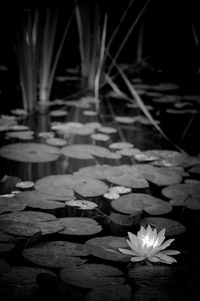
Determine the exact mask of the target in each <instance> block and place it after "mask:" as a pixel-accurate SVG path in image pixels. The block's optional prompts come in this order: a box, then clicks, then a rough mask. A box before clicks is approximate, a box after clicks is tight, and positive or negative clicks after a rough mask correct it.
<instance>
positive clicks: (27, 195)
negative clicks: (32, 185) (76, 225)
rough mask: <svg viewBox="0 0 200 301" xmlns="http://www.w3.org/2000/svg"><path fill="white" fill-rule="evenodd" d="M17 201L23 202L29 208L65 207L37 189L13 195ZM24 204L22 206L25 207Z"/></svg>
mask: <svg viewBox="0 0 200 301" xmlns="http://www.w3.org/2000/svg"><path fill="white" fill-rule="evenodd" d="M15 200H16V201H18V202H23V203H24V204H25V206H27V207H30V208H40V209H47V210H48V209H49V210H51V209H57V208H63V207H65V204H63V203H61V202H56V201H53V200H52V197H50V196H47V195H45V194H43V193H41V192H39V191H34V190H33V191H24V192H21V193H18V194H17V195H16V197H15ZM25 206H24V207H25ZM22 210H23V209H22Z"/></svg>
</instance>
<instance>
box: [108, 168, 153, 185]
mask: <svg viewBox="0 0 200 301" xmlns="http://www.w3.org/2000/svg"><path fill="white" fill-rule="evenodd" d="M105 176H106V179H107V180H108V181H109V182H111V183H113V184H116V185H120V186H125V187H131V188H147V187H149V183H148V182H147V181H146V180H145V179H144V177H143V176H142V175H140V174H139V173H137V172H135V173H134V172H132V169H130V168H129V169H127V170H125V169H122V168H120V167H110V168H109V169H107V170H105Z"/></svg>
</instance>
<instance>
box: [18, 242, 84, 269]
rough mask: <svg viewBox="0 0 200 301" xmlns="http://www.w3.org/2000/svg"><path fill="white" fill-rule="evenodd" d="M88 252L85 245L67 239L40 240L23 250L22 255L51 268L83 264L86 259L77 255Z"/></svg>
mask: <svg viewBox="0 0 200 301" xmlns="http://www.w3.org/2000/svg"><path fill="white" fill-rule="evenodd" d="M89 254H90V249H89V248H88V247H87V246H85V245H82V244H78V243H72V242H68V241H51V242H42V243H39V244H37V245H35V246H34V247H31V248H28V249H24V251H23V257H24V258H25V259H27V260H28V261H30V262H32V263H35V264H38V265H40V266H46V267H51V268H64V267H68V268H69V267H74V266H76V265H80V264H83V263H85V262H86V260H85V259H81V258H79V256H88V255H89Z"/></svg>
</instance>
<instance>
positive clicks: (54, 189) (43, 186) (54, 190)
mask: <svg viewBox="0 0 200 301" xmlns="http://www.w3.org/2000/svg"><path fill="white" fill-rule="evenodd" d="M35 189H36V190H37V191H40V192H42V193H45V194H48V195H50V196H52V197H55V198H56V199H59V200H60V199H61V200H62V199H64V200H70V199H72V198H73V196H74V193H73V190H74V191H76V192H77V193H78V194H80V195H82V196H83V197H93V196H99V195H102V194H104V193H105V192H106V191H107V190H108V187H107V185H106V184H105V183H103V182H101V181H100V180H95V179H91V178H83V177H80V176H77V175H53V176H47V177H44V178H42V179H39V180H38V181H36V183H35Z"/></svg>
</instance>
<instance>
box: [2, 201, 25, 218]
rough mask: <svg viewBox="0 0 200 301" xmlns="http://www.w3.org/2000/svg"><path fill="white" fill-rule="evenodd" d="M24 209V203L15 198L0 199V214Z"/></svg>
mask: <svg viewBox="0 0 200 301" xmlns="http://www.w3.org/2000/svg"><path fill="white" fill-rule="evenodd" d="M25 208H26V204H25V202H23V201H22V200H18V199H15V198H13V197H12V198H5V197H0V214H1V213H4V212H14V211H21V210H24V209H25Z"/></svg>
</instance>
